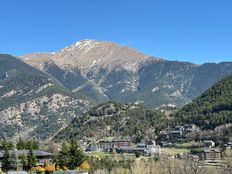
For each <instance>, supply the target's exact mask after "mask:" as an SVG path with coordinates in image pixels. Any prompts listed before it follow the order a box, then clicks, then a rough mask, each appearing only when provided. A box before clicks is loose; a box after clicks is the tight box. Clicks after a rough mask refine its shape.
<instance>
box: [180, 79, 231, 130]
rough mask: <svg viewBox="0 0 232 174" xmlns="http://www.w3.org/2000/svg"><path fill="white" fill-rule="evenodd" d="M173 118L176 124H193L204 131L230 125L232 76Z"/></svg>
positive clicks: (211, 88)
mask: <svg viewBox="0 0 232 174" xmlns="http://www.w3.org/2000/svg"><path fill="white" fill-rule="evenodd" d="M175 117H176V118H175V119H176V121H177V122H184V123H194V124H196V125H198V126H200V127H202V128H204V129H214V128H215V127H217V126H220V125H224V124H227V123H232V75H229V76H227V77H225V78H224V79H222V80H220V81H219V82H217V83H216V84H214V85H213V86H212V87H210V88H209V89H208V90H207V91H205V92H204V93H203V94H202V95H200V96H199V97H198V98H196V99H195V100H193V102H191V103H190V104H188V105H186V106H185V107H183V108H182V109H181V110H180V111H179V112H178V113H177V114H176V116H175Z"/></svg>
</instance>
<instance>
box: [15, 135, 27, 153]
mask: <svg viewBox="0 0 232 174" xmlns="http://www.w3.org/2000/svg"><path fill="white" fill-rule="evenodd" d="M16 146H17V149H18V150H25V149H26V147H25V141H23V139H22V138H21V137H20V138H19V140H18V142H17V144H16Z"/></svg>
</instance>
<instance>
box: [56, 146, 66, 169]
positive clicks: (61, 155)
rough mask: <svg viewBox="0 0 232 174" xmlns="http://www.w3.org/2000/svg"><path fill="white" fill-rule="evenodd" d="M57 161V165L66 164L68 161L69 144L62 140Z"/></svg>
mask: <svg viewBox="0 0 232 174" xmlns="http://www.w3.org/2000/svg"><path fill="white" fill-rule="evenodd" d="M57 161H58V165H59V166H62V167H63V166H67V165H68V162H69V145H68V143H66V142H64V143H63V144H62V147H61V150H60V151H59V153H58V156H57Z"/></svg>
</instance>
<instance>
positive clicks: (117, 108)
mask: <svg viewBox="0 0 232 174" xmlns="http://www.w3.org/2000/svg"><path fill="white" fill-rule="evenodd" d="M164 120H165V116H164V113H161V112H159V111H157V110H151V109H148V108H145V107H143V106H140V105H135V104H125V103H116V102H108V103H104V104H101V105H98V106H96V107H94V108H92V109H90V110H89V111H88V112H87V113H86V114H84V115H83V116H81V117H78V118H74V119H73V121H72V122H71V124H70V125H68V126H67V127H66V128H65V129H63V130H62V131H60V132H59V133H58V134H57V135H56V136H55V137H54V140H55V141H63V140H67V139H70V138H76V139H88V140H90V139H92V140H99V139H102V138H105V137H114V138H120V137H123V138H125V137H127V138H130V139H133V140H134V141H140V140H141V139H147V140H148V139H149V138H154V137H153V136H154V135H155V133H154V132H155V130H156V128H157V127H160V126H162V123H164ZM139 139H140V140H139Z"/></svg>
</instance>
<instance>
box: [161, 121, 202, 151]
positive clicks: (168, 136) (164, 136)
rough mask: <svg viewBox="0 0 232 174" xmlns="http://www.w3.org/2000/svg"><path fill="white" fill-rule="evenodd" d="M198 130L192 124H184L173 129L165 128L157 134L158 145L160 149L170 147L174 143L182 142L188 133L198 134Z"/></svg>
mask: <svg viewBox="0 0 232 174" xmlns="http://www.w3.org/2000/svg"><path fill="white" fill-rule="evenodd" d="M198 131H199V128H198V127H197V126H196V125H194V124H184V125H181V126H175V127H173V128H166V129H164V130H162V131H160V132H159V135H158V139H157V140H158V144H160V145H161V146H162V147H167V146H172V145H173V144H175V143H178V142H182V140H183V139H185V138H186V135H187V134H188V133H192V132H198Z"/></svg>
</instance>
